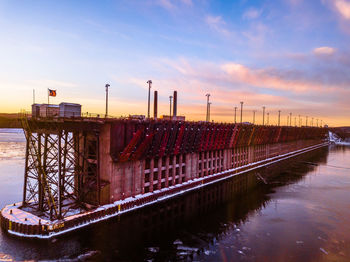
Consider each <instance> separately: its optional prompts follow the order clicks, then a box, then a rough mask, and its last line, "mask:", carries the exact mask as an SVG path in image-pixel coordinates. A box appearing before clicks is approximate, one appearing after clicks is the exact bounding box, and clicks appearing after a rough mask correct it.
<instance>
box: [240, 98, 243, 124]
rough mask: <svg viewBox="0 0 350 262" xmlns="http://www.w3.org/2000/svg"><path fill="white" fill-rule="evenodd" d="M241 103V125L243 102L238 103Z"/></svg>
mask: <svg viewBox="0 0 350 262" xmlns="http://www.w3.org/2000/svg"><path fill="white" fill-rule="evenodd" d="M240 103H241V124H242V121H243V102H240Z"/></svg>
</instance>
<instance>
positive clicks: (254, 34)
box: [242, 22, 271, 45]
mask: <svg viewBox="0 0 350 262" xmlns="http://www.w3.org/2000/svg"><path fill="white" fill-rule="evenodd" d="M269 33H271V29H270V28H269V27H268V26H266V25H265V24H263V23H261V22H254V23H253V24H252V26H251V28H250V29H249V30H247V31H243V32H242V34H243V36H244V37H246V38H247V39H248V40H249V42H250V43H251V44H253V45H262V44H263V43H264V42H265V39H266V36H267V35H268V34H269Z"/></svg>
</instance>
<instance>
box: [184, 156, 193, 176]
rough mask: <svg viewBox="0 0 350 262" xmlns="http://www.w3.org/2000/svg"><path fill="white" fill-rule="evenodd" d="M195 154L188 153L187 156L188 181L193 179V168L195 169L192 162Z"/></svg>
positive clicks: (186, 174) (186, 171)
mask: <svg viewBox="0 0 350 262" xmlns="http://www.w3.org/2000/svg"><path fill="white" fill-rule="evenodd" d="M192 158H193V154H186V157H185V163H186V166H185V181H188V180H190V179H191V174H192V172H193V171H192V170H193V169H194V166H193V162H192Z"/></svg>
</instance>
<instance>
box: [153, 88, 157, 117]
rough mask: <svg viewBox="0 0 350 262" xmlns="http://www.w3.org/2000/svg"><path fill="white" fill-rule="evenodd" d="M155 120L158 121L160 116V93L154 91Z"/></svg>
mask: <svg viewBox="0 0 350 262" xmlns="http://www.w3.org/2000/svg"><path fill="white" fill-rule="evenodd" d="M153 112H154V119H157V114H158V91H154V110H153Z"/></svg>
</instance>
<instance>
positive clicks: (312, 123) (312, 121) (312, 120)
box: [311, 117, 314, 127]
mask: <svg viewBox="0 0 350 262" xmlns="http://www.w3.org/2000/svg"><path fill="white" fill-rule="evenodd" d="M311 126H312V127H314V118H313V117H311Z"/></svg>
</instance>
